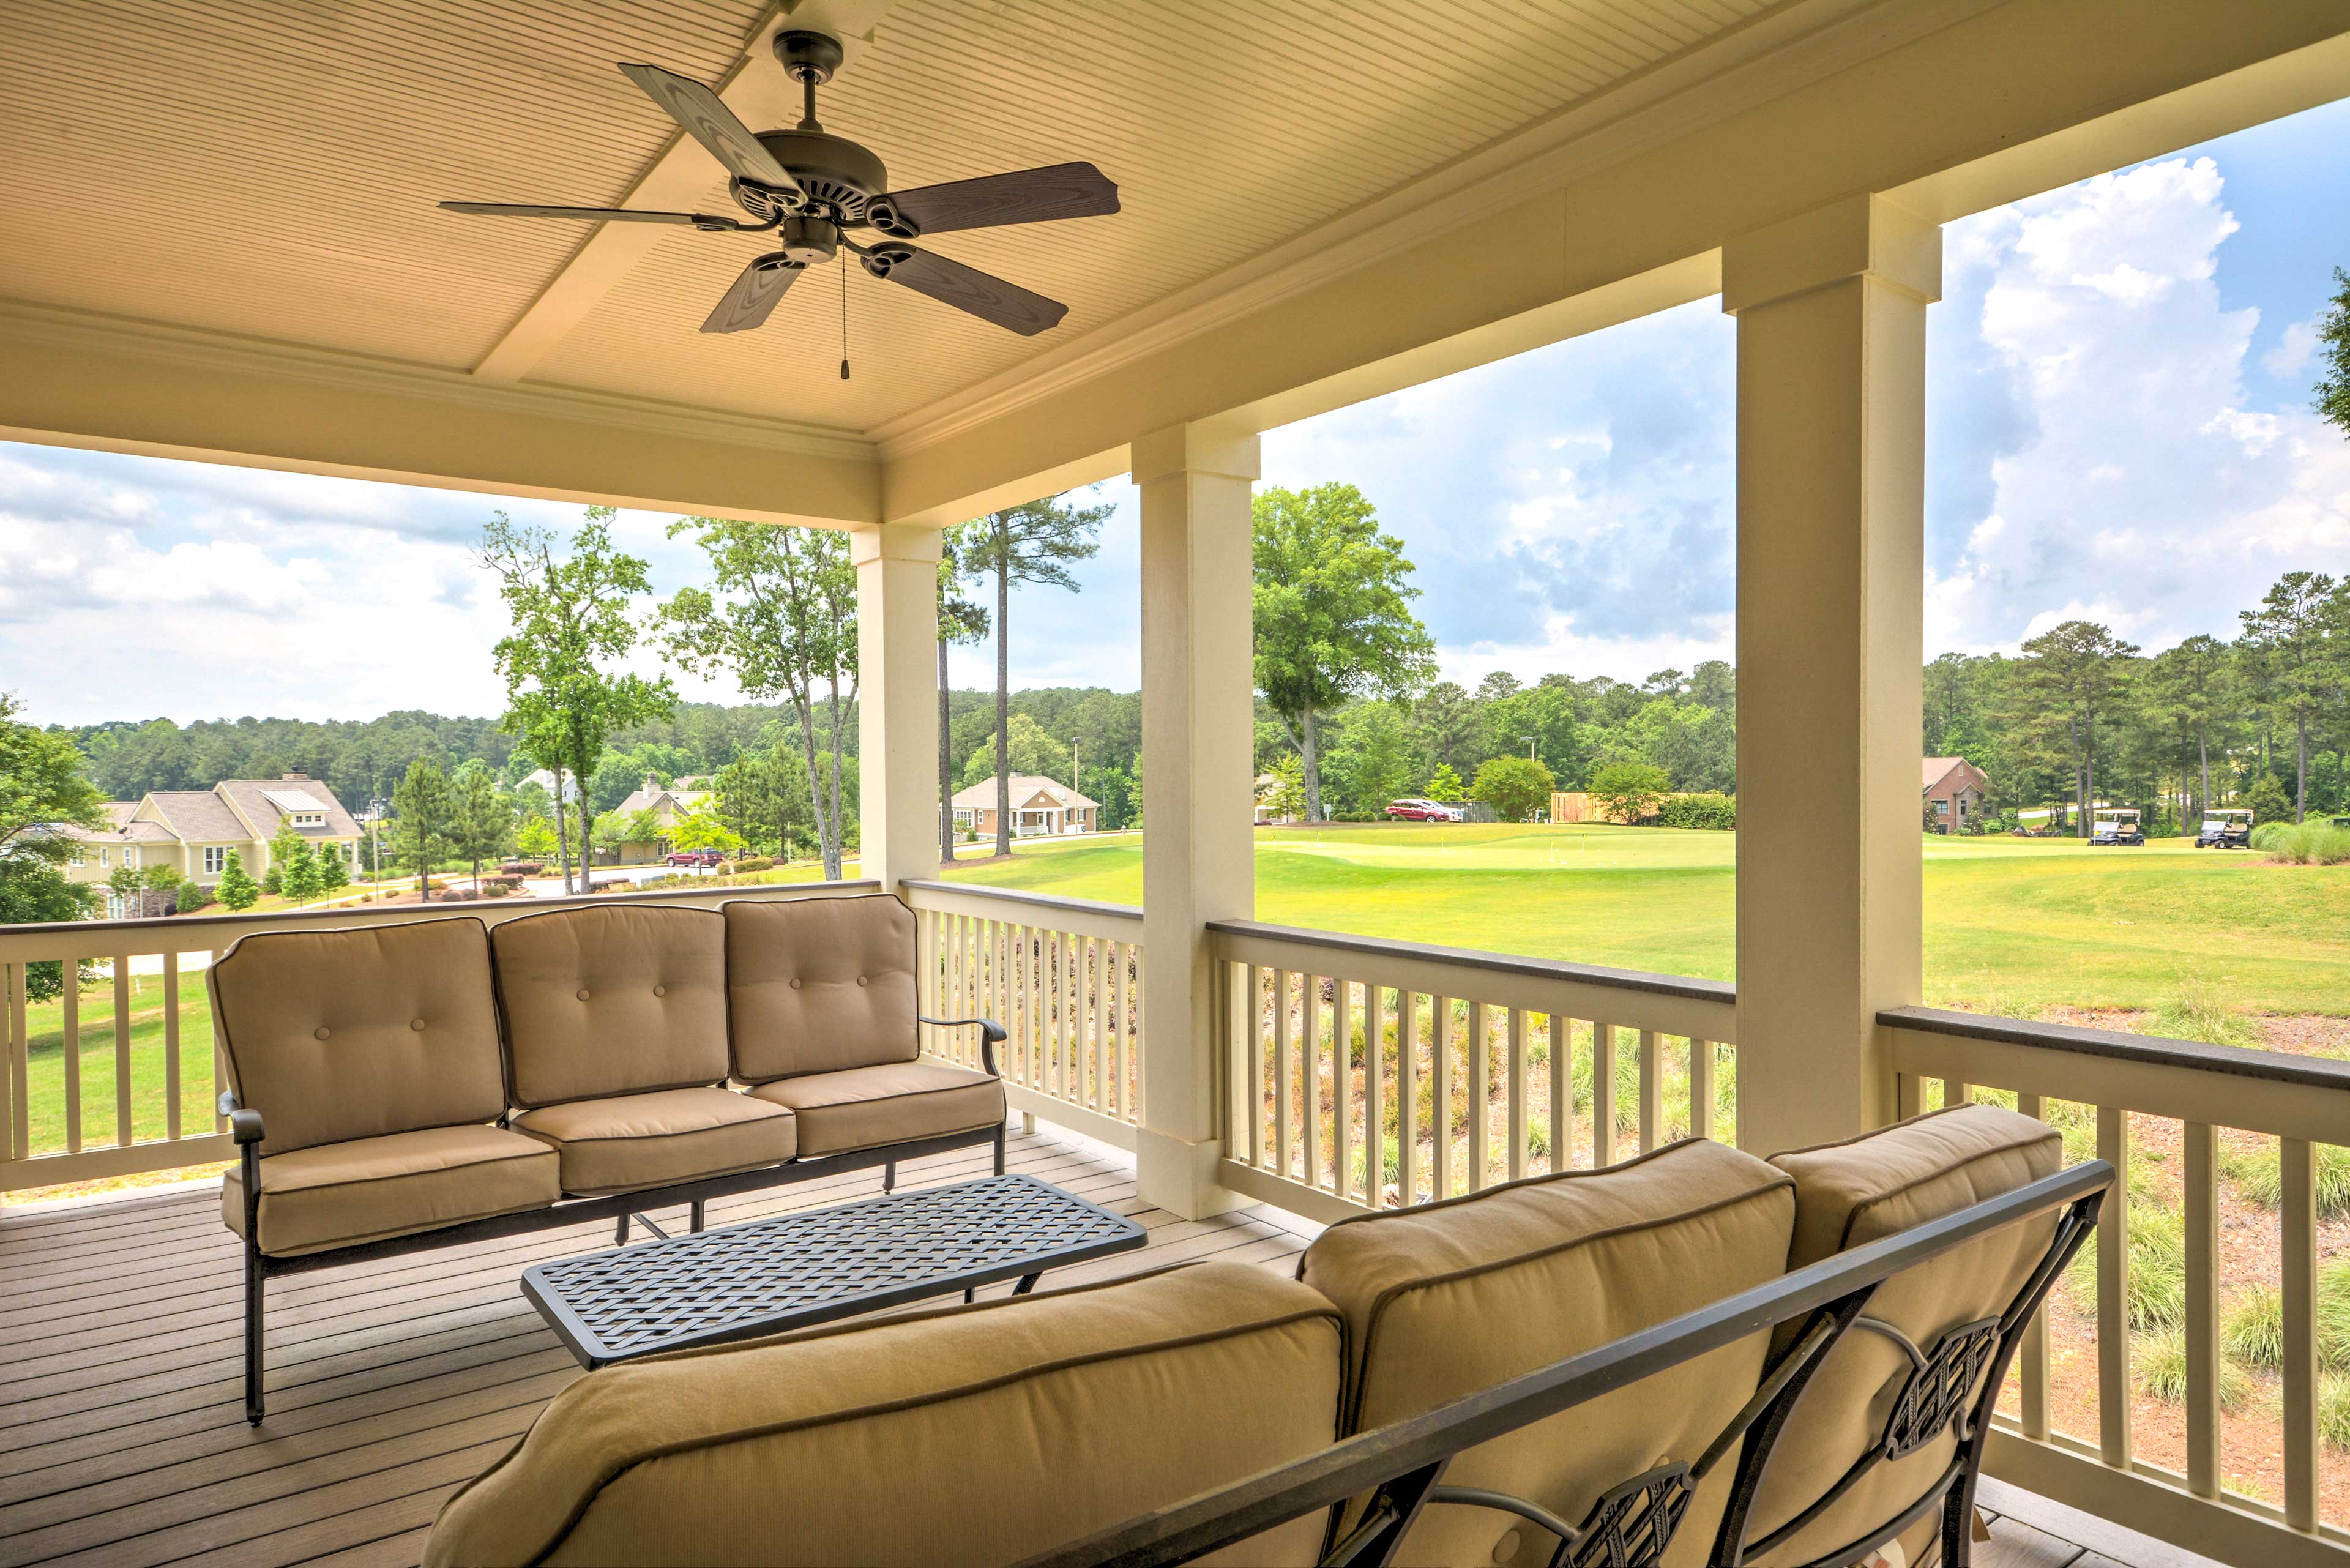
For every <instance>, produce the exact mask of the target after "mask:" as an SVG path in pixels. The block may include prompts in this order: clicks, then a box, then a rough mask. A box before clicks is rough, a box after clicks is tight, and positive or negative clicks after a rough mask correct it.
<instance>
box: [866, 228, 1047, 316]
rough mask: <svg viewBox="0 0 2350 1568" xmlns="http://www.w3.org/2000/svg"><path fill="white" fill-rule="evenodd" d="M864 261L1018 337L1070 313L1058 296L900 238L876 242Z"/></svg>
mask: <svg viewBox="0 0 2350 1568" xmlns="http://www.w3.org/2000/svg"><path fill="white" fill-rule="evenodd" d="M864 260H865V270H866V271H867V272H869V273H871V274H872V275H874V276H875V277H883V278H888V279H889V281H890V282H891V283H902V284H904V285H905V286H907V287H908V288H910V289H912V290H913V291H914V292H915V293H917V294H927V295H929V296H931V298H932V299H935V300H937V301H938V302H939V303H940V304H941V305H951V306H954V307H955V308H956V309H957V310H964V311H969V312H970V313H971V314H972V315H973V316H976V317H979V318H980V319H981V320H982V321H990V322H993V323H994V324H995V325H996V326H998V327H1003V328H1004V329H1005V330H1006V331H1011V332H1017V333H1019V334H1020V335H1021V336H1022V337H1035V335H1036V334H1037V333H1039V332H1042V331H1044V330H1045V329H1046V328H1047V327H1058V326H1059V325H1060V324H1061V317H1064V316H1066V315H1067V314H1068V313H1069V307H1068V306H1066V305H1063V304H1062V303H1061V302H1060V301H1059V300H1057V299H1047V298H1045V296H1043V295H1041V294H1032V293H1030V292H1029V291H1028V290H1026V289H1024V288H1022V287H1021V286H1019V285H1018V284H1014V283H1006V282H1004V281H1003V279H1002V278H1000V277H995V276H993V275H990V274H987V273H983V272H982V271H980V270H979V269H978V268H977V267H975V266H965V265H963V264H962V263H961V262H959V261H949V260H948V259H947V258H946V257H944V256H942V255H940V254H936V253H935V252H931V251H918V250H916V249H915V248H914V247H913V246H911V245H910V244H905V243H904V242H903V241H900V240H892V241H890V242H889V244H879V245H875V246H874V247H873V248H872V249H871V250H870V251H868V252H867V253H866V254H865V258H864Z"/></svg>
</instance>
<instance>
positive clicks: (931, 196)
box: [441, 30, 1118, 378]
mask: <svg viewBox="0 0 2350 1568" xmlns="http://www.w3.org/2000/svg"><path fill="white" fill-rule="evenodd" d="M775 57H776V58H778V59H780V60H782V61H783V63H784V68H785V70H786V71H788V72H790V73H791V77H792V79H793V80H795V81H796V82H798V83H799V84H800V88H801V92H802V95H803V99H802V101H803V103H804V105H805V108H804V110H803V113H802V115H801V119H800V122H799V123H798V124H797V125H795V126H794V127H793V128H792V129H791V130H762V131H755V132H754V131H753V130H749V129H748V128H747V127H745V126H744V125H743V122H742V121H741V120H740V119H736V118H735V115H734V112H733V110H732V109H728V108H727V107H726V105H725V104H724V103H723V102H721V101H720V99H719V97H718V95H717V94H716V93H714V92H712V90H711V89H710V88H706V87H704V86H702V84H701V83H700V82H698V81H695V80H693V79H692V78H690V77H681V76H679V75H678V74H677V73H676V72H674V71H665V70H663V69H661V68H660V67H659V66H639V65H624V66H622V67H620V70H621V73H622V74H623V75H625V76H626V77H627V78H629V80H630V81H632V82H634V83H636V84H637V86H639V87H640V88H643V89H644V90H645V93H646V95H647V96H648V97H650V99H652V100H653V101H654V102H655V103H657V104H659V105H660V107H661V109H663V110H664V111H666V112H667V113H668V115H669V116H670V118H671V119H674V120H676V121H677V122H678V124H679V125H680V126H681V127H682V128H683V129H684V130H685V132H686V134H687V135H689V136H691V137H692V138H693V139H694V140H696V141H699V142H701V143H702V146H704V147H706V148H708V149H709V150H710V153H711V156H712V157H713V158H715V159H717V160H718V161H719V162H720V163H721V164H723V166H724V167H725V170H726V172H727V175H728V176H729V178H728V181H727V189H728V191H729V192H730V193H731V194H732V195H733V198H734V202H735V204H736V205H738V206H740V207H741V208H742V209H743V212H744V213H747V214H748V217H747V219H745V218H736V217H730V216H723V215H720V214H716V213H640V212H633V211H630V210H629V209H626V208H619V207H539V206H523V205H516V204H515V203H511V202H442V203H441V205H442V206H443V207H445V208H447V209H449V210H450V211H451V212H455V213H486V214H489V215H491V216H494V217H507V218H578V219H586V220H587V221H589V222H593V223H681V224H691V226H693V227H694V228H697V229H701V230H702V231H704V232H705V233H709V234H769V233H772V234H775V237H776V239H777V240H778V241H779V242H780V244H781V245H782V248H781V249H780V250H774V251H770V252H768V253H767V254H764V255H762V256H756V257H754V258H753V259H752V261H751V264H750V265H748V266H745V267H744V268H743V271H742V274H741V275H739V276H738V277H736V278H735V280H734V284H733V287H731V288H729V289H728V290H727V291H726V296H725V297H724V298H723V299H721V300H720V301H719V302H718V307H717V308H716V309H715V310H712V312H711V313H710V318H709V319H708V320H706V321H704V322H703V323H702V330H703V331H704V332H743V331H748V330H749V329H750V328H752V327H758V326H761V325H763V324H764V322H765V321H766V319H767V317H768V316H769V315H771V314H772V313H773V312H774V310H775V305H776V302H777V301H779V300H781V299H782V298H783V297H784V294H785V291H786V290H788V289H789V288H790V287H791V286H792V282H793V280H794V279H795V278H796V277H797V276H798V275H800V274H801V273H802V272H805V271H806V270H807V268H808V267H810V266H812V265H816V264H818V263H822V262H829V261H831V260H833V259H834V258H835V257H836V256H837V255H838V254H839V253H840V252H842V251H844V250H846V251H847V252H849V253H850V254H853V255H855V256H856V257H857V259H858V262H859V263H861V264H862V265H864V268H865V270H866V271H867V272H868V273H870V274H872V275H874V276H875V277H878V278H881V279H884V280H886V281H888V282H889V283H895V284H902V285H903V286H906V287H908V288H910V289H912V290H913V291H914V292H915V293H917V294H924V295H928V296H930V297H931V298H932V299H935V300H937V301H939V302H940V303H941V304H942V305H951V306H954V307H955V308H956V309H957V310H962V311H966V312H968V313H970V314H971V315H972V316H976V317H979V318H980V319H981V320H983V321H990V322H993V323H994V324H995V325H996V326H998V327H1003V328H1005V329H1006V330H1009V331H1013V332H1017V333H1020V334H1021V335H1023V336H1024V337H1032V336H1034V335H1035V334H1036V333H1039V332H1042V331H1044V330H1045V329H1046V328H1047V327H1056V326H1058V325H1059V324H1060V320H1061V317H1064V316H1066V315H1067V314H1068V308H1069V307H1068V306H1066V305H1063V304H1061V303H1060V302H1059V301H1058V300H1053V299H1047V298H1045V296H1043V295H1041V294H1035V293H1031V292H1030V291H1029V290H1027V289H1024V288H1022V287H1020V286H1018V285H1017V284H1011V283H1006V282H1004V281H1003V279H1002V278H1000V277H994V276H991V275H988V274H986V273H983V272H981V271H980V270H979V269H978V268H976V267H972V266H965V265H963V264H962V263H961V262H959V261H951V260H949V259H948V258H947V257H945V256H942V255H941V254H938V253H937V252H936V251H928V250H923V249H921V248H920V247H919V246H917V245H915V244H913V243H912V242H913V241H915V240H917V239H920V238H921V237H922V236H924V235H926V234H947V233H951V232H952V231H953V230H956V229H986V228H994V227H997V226H999V225H1002V224H1006V223H1044V222H1047V221H1049V220H1053V219H1058V218H1091V217H1098V216H1101V215H1103V214H1106V213H1115V212H1117V211H1118V187H1117V186H1116V185H1113V184H1111V183H1110V182H1109V181H1108V180H1107V179H1105V178H1103V176H1102V171H1100V170H1098V169H1097V168H1095V167H1094V166H1093V165H1092V164H1090V163H1055V164H1053V165H1052V166H1050V167H1049V168H1044V169H1024V170H1021V171H1017V172H1015V173H1011V174H990V175H985V176H983V177H982V178H980V179H976V180H955V181H951V182H948V183H946V184H943V185H920V186H917V187H915V188H914V189H912V190H910V191H892V190H890V189H889V171H888V170H887V169H885V168H884V167H883V166H882V162H881V160H880V159H879V158H878V157H876V156H875V155H874V154H873V153H872V152H871V151H868V150H867V149H866V148H864V147H861V146H859V145H858V143H856V142H854V141H851V140H848V139H847V137H845V136H836V135H834V134H833V133H832V132H830V131H828V130H825V129H824V127H823V126H821V125H819V124H817V123H816V88H819V87H821V86H823V85H824V84H825V83H826V82H827V81H830V80H831V79H832V75H833V72H835V71H837V70H838V69H839V68H840V62H841V47H840V40H839V39H837V38H835V37H833V36H830V35H829V34H826V33H816V32H807V31H804V30H803V31H795V32H785V33H778V34H777V35H776V36H775ZM865 229H869V230H871V231H873V232H874V233H875V234H877V235H879V239H878V240H877V241H876V242H875V243H874V244H860V243H859V242H858V241H857V240H855V239H852V238H851V237H850V234H851V232H852V231H856V230H865ZM842 309H843V312H844V314H843V318H842V331H843V334H844V336H845V335H846V332H847V317H846V311H847V296H845V295H844V296H843V303H842ZM841 374H842V376H843V377H844V378H845V377H846V376H847V374H848V362H847V358H846V357H845V354H844V358H842V360H841Z"/></svg>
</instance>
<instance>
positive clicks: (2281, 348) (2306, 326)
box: [2261, 316, 2317, 380]
mask: <svg viewBox="0 0 2350 1568" xmlns="http://www.w3.org/2000/svg"><path fill="white" fill-rule="evenodd" d="M2316 357H2317V318H2316V317H2314V316H2313V317H2309V318H2308V319H2307V320H2305V321H2296V322H2294V323H2293V325H2292V326H2290V327H2286V328H2285V329H2284V336H2283V337H2280V338H2279V339H2278V340H2277V346H2276V347H2275V348H2272V349H2270V350H2269V351H2268V352H2267V353H2265V354H2263V355H2262V356H2261V368H2262V369H2264V370H2266V371H2267V372H2268V373H2269V374H2270V375H2272V376H2274V377H2276V378H2277V379H2280V380H2291V379H2293V377H2295V376H2298V375H2300V374H2301V373H2302V372H2303V370H2306V369H2309V362H2310V361H2311V360H2312V359H2314V358H2316Z"/></svg>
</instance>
